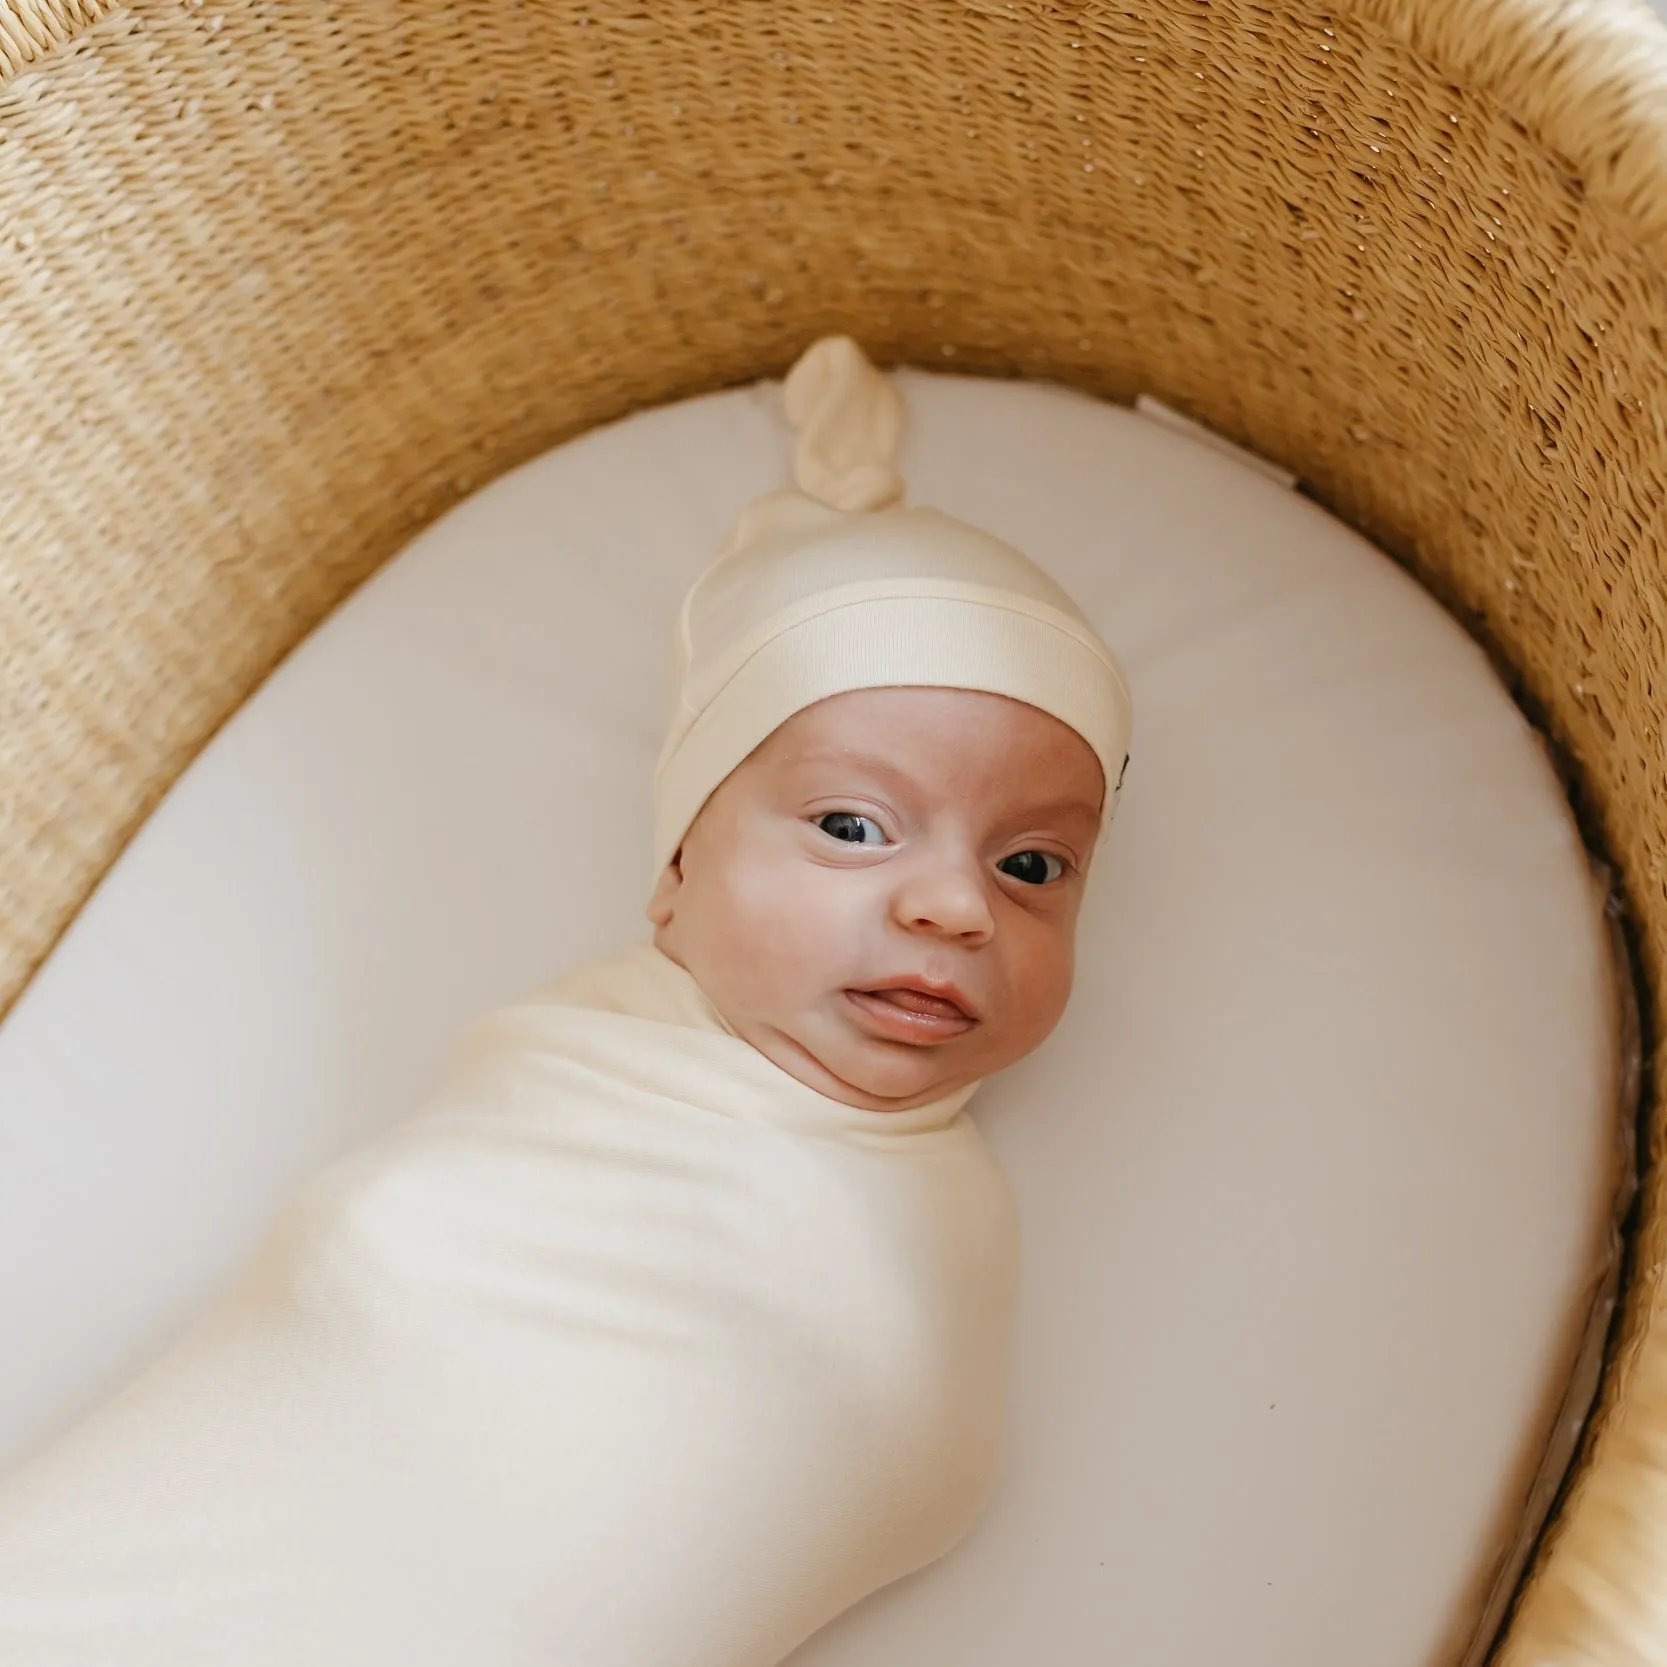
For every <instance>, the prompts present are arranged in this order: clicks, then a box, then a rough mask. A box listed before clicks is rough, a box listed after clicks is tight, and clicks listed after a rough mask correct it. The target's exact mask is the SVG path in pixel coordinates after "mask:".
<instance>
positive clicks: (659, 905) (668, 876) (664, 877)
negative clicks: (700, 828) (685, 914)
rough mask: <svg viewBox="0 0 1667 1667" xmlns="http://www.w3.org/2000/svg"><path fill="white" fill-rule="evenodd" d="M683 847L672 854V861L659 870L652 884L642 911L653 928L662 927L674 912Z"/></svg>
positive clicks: (679, 883) (681, 870)
mask: <svg viewBox="0 0 1667 1667" xmlns="http://www.w3.org/2000/svg"><path fill="white" fill-rule="evenodd" d="M682 858H683V847H682V846H681V845H679V846H678V847H677V849H676V851H674V852H673V853H672V859H671V861H670V862H668V863H667V864H666V866H665V867H664V868H662V869H661V870H660V877H659V879H657V880H656V881H655V882H654V890H653V891H652V892H651V893H650V894H649V899H648V907H647V908H646V909H644V910H643V914H644V915H645V916H646V917H647V919H648V921H649V923H650V924H651V925H653V926H664V925H665V924H666V923H667V922H668V921H669V920H670V919H671V917H672V915H673V913H674V912H675V907H674V902H673V900H674V899H675V898H676V896H677V892H678V888H679V887H680V886H681V885H682V884H683V861H682Z"/></svg>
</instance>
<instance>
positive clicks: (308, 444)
mask: <svg viewBox="0 0 1667 1667" xmlns="http://www.w3.org/2000/svg"><path fill="white" fill-rule="evenodd" d="M1664 146H1667V36H1664V35H1663V33H1662V31H1661V30H1660V29H1658V28H1657V27H1656V25H1655V24H1654V23H1653V22H1651V20H1650V19H1649V17H1648V15H1647V13H1646V12H1645V11H1644V10H1643V8H1642V7H1641V6H1638V5H1634V4H1632V3H1631V0H1611V3H1609V4H1604V3H1602V0H1592V3H1584V4H1576V3H1574V0H1566V3H1557V4H1553V3H1552V0H1330V3H1329V4H1328V5H1327V6H1325V7H1323V8H1321V7H1318V6H1307V5H1291V6H1287V5H1275V4H1268V3H1266V0H1211V4H1209V5H1207V6H1204V5H1198V4H1196V3H1195V0H1151V3H1150V4H1143V5H1141V6H1138V7H1131V6H1127V5H1123V4H1116V5H1110V4H1105V5H1102V4H1098V3H1093V4H1090V3H1084V0H1051V3H1045V4H1044V3H1031V0H1024V3H1014V4H1006V3H1004V0H976V3H972V0H969V3H964V4H963V3H959V0H910V3H909V4H907V5H901V4H894V3H891V0H854V3H851V4H846V5H838V6H835V5H831V4H829V3H828V0H817V3H816V4H808V5H807V4H801V3H799V0H773V3H772V4H770V5H767V6H766V5H763V4H754V3H751V0H730V3H727V4H718V3H713V4H694V3H689V0H658V3H656V4H655V5H652V6H647V5H642V4H640V3H637V0H632V3H630V4H621V3H617V0H584V3H577V4H565V3H551V4H533V5H525V6H509V5H504V4H501V3H499V0H472V3H466V0H458V3H455V4H450V5H439V4H435V3H432V0H403V3H402V4H400V5H398V6H389V5H384V4H378V3H371V0H334V3H328V4H327V3H323V0H317V3H308V0H201V3H192V0H187V3H183V4H182V3H180V0H165V3H164V0H141V3H137V4H133V5H124V6H116V7H113V8H109V9H107V10H106V9H105V8H103V7H102V6H98V5H92V4H81V5H73V4H63V3H60V4H51V3H47V0H0V1005H3V1004H4V1003H5V1002H6V1001H7V1000H9V999H11V998H12V997H14V996H15V995H16V993H17V992H18V991H19V990H20V989H21V987H22V985H23V983H24V981H25V980H26V978H27V977H28V975H29V974H30V972H31V971H32V969H33V968H34V967H35V966H36V965H37V964H38V963H39V961H40V960H41V958H42V957H43V955H44V954H45V953H46V951H47V950H48V949H49V947H50V946H51V944H52V943H53V941H54V940H55V938H56V937H57V935H58V934H59V933H60V932H61V931H62V930H63V929H64V927H65V926H66V925H67V924H68V922H69V921H70V920H71V918H72V917H73V916H74V914H75V912H76V910H77V908H78V907H79V906H80V904H81V902H82V901H83V900H84V899H85V897H86V895H87V893H88V890H89V888H90V887H91V886H92V885H93V884H94V883H95V882H96V881H97V879H98V877H99V875H100V874H101V873H102V872H103V871H104V870H105V869H106V868H107V866H108V865H109V863H110V862H111V860H112V859H113V857H114V856H115V855H116V853H117V852H118V851H119V850H120V848H121V846H122V844H123V842H124V841H125V840H126V839H127V838H128V837H129V836H130V835H131V834H132V833H133V831H134V829H135V828H136V827H137V826H138V825H139V823H140V822H141V820H142V819H143V817H144V815H145V814H146V812H147V811H148V810H149V809H150V807H151V806H152V805H154V804H155V802H156V800H157V798H158V797H159V795H160V794H161V793H162V792H163V791H164V790H165V789H166V788H167V786H168V784H169V783H170V782H171V781H172V780H173V779H174V778H175V777H176V776H177V774H178V773H179V771H180V770H181V768H182V767H183V766H184V765H185V764H186V762H187V761H188V760H189V759H190V758H191V757H192V756H193V754H194V753H196V752H197V750H198V749H199V748H200V747H201V746H202V745H203V743H204V742H205V741H206V739H207V738H208V737H209V736H210V735H211V734H212V733H213V731H214V730H215V728H216V727H217V725H219V724H220V723H221V722H222V721H223V720H224V719H225V717H226V716H227V715H228V714H229V713H230V712H232V711H233V710H234V709H235V708H236V707H237V705H238V704H239V703H240V702H241V701H242V700H243V699H244V698H245V697H246V696H247V695H248V694H249V692H250V691H251V690H252V689H253V688H254V687H255V686H256V685H257V684H258V683H259V681H260V680H261V678H262V677H263V676H264V675H265V674H266V673H267V672H268V671H269V670H270V669H271V667H272V666H273V664H274V663H275V662H276V661H277V660H278V659H279V658H280V657H281V656H282V655H283V654H285V653H286V652H287V651H288V650H289V649H290V648H291V647H292V646H293V645H294V644H295V643H296V641H297V640H298V639H299V638H300V637H301V636H302V635H304V634H305V633H306V632H307V631H308V630H309V629H310V628H311V627H312V626H313V625H315V624H316V623H317V622H318V621H319V620H320V619H321V618H322V617H323V616H324V615H325V614H326V613H327V612H328V611H329V609H330V608H331V607H333V606H334V605H335V604H336V603H337V602H338V601H339V600H340V599H341V598H342V597H343V596H344V595H346V594H347V593H348V592H349V591H350V590H351V589H352V588H353V587H354V586H355V585H356V584H357V583H358V582H359V581H360V580H362V579H363V578H364V577H365V576H366V575H367V574H369V573H370V572H372V571H373V570H374V569H375V568H376V566H377V565H378V563H380V562H381V561H382V560H383V559H384V558H385V557H387V556H388V555H389V554H390V553H391V552H392V551H393V550H395V549H396V548H398V546H399V545H400V544H401V543H402V542H403V541H404V540H406V539H407V538H409V537H410V536H411V534H412V533H414V532H415V531H416V530H417V529H418V528H419V527H421V526H422V525H423V524H424V523H426V522H427V521H429V520H431V519H432V518H433V517H434V516H435V515H436V514H437V513H439V512H440V511H441V510H443V509H445V508H446V507H447V506H448V505H449V504H451V503H453V502H455V501H456V500H457V499H458V498H459V497H460V496H461V495H463V494H464V493H466V492H468V491H470V490H472V489H473V488H474V487H477V486H479V485H481V484H482V483H483V482H485V481H486V480H489V479H490V478H492V477H493V476H494V475H496V474H498V473H500V472H501V471H502V470H503V469H505V468H507V467H508V466H510V465H512V464H514V463H517V462H519V461H521V460H522V459H524V458H526V457H529V456H531V455H533V454H534V453H536V452H539V451H541V450H543V449H545V448H547V447H548V446H550V445H552V444H554V443H555V442H557V441H559V440H562V439H564V438H566V437H567V436H569V435H572V434H574V433H576V432H578V431H579V430H581V429H583V428H586V427H587V426H590V425H592V424H594V423H596V422H598V421H601V420H604V419H607V418H611V417H614V416H618V415H620V414H622V413H624V412H626V411H629V410H632V409H635V408H638V407H640V406H642V405H645V404H648V403H651V402H657V401H662V400H666V399H671V398H675V397H678V396H681V395H685V394H691V393H695V392H698V391H701V390H705V389H710V388H715V387H718V386H721V385H724V384H727V383H733V382H737V381H740V380H742V379H745V378H750V377H754V376H757V375H760V374H763V373H779V372H781V371H782V370H784V369H785V368H786V366H787V365H788V364H789V363H790V362H791V361H792V359H793V358H794V357H795V356H796V354H797V353H799V352H800V351H801V350H802V349H803V348H804V347H805V346H806V344H807V343H809V342H810V341H811V340H812V339H814V338H815V337H816V336H818V335H821V334H824V333H827V332H830V331H845V332H849V333H850V334H852V335H854V336H855V337H857V338H858V339H859V340H860V341H861V342H862V343H863V344H864V346H865V347H866V348H868V349H869V351H870V352H871V353H873V354H874V355H875V356H876V357H877V358H878V359H879V360H880V361H881V362H883V363H895V362H898V361H903V360H908V361H913V362H915V363H919V364H925V365H930V366H934V367H937V368H948V369H957V368H959V369H965V370H969V371H985V372H993V373H999V374H1008V375H1014V374H1017V375H1027V376H1037V377H1051V378H1056V379H1059V380H1063V381H1066V382H1070V383H1073V384H1076V385H1077V386H1080V387H1083V388H1086V389H1089V390H1092V391H1094V392H1097V393H1100V394H1103V395H1109V396H1111V397H1114V398H1118V399H1124V400H1128V399H1132V398H1133V397H1134V396H1136V395H1137V394H1139V393H1142V392H1150V393H1152V394H1154V395H1156V396H1157V397H1159V398H1160V399H1162V400H1163V401H1165V402H1166V403H1168V404H1170V405H1172V406H1174V407H1177V408H1178V409H1180V410H1182V411H1184V412H1186V413H1187V414H1189V415H1191V416H1193V417H1196V418H1198V419H1200V420H1202V421H1204V422H1206V423H1208V424H1210V425H1211V426H1213V427H1214V428H1216V429H1218V430H1219V431H1220V432H1221V433H1222V434H1224V435H1226V436H1227V437H1228V438H1230V439H1232V440H1235V441H1237V442H1239V443H1241V444H1243V445H1246V446H1249V447H1251V448H1252V449H1254V450H1257V451H1259V452H1261V453H1262V454H1264V455H1265V456H1267V457H1269V458H1271V459H1273V460H1275V461H1277V462H1279V463H1281V464H1284V465H1286V466H1288V467H1290V468H1292V469H1294V470H1296V471H1298V472H1299V473H1300V475H1301V476H1302V478H1303V479H1304V480H1305V481H1306V482H1308V483H1309V484H1310V486H1311V488H1312V490H1313V491H1314V492H1315V493H1316V494H1317V496H1318V497H1319V498H1320V500H1321V501H1322V502H1323V503H1325V504H1326V505H1327V506H1328V507H1329V508H1331V509H1332V510H1334V511H1335V512H1336V513H1337V514H1339V515H1341V516H1343V517H1344V518H1346V519H1347V520H1349V521H1350V522H1352V523H1353V524H1354V525H1356V526H1358V527H1360V528H1361V529H1363V530H1364V531H1365V532H1366V533H1368V534H1369V535H1371V536H1372V537H1374V538H1376V539H1377V540H1378V541H1379V542H1380V543H1382V544H1383V545H1385V546H1386V547H1387V548H1388V549H1390V550H1391V551H1393V552H1394V553H1396V554H1397V555H1399V556H1400V557H1401V558H1403V559H1404V560H1406V561H1407V562H1408V563H1409V565H1410V566H1411V567H1412V569H1413V570H1414V571H1415V572H1416V573H1418V574H1419V575H1420V576H1421V577H1422V578H1424V579H1425V580H1426V582H1427V583H1428V584H1429V585H1430V586H1431V588H1432V589H1433V590H1434V591H1435V592H1436V593H1437V594H1438V595H1439V596H1441V597H1442V598H1443V599H1445V600H1446V601H1447V602H1448V603H1449V604H1450V605H1451V606H1452V607H1453V609H1454V610H1455V612H1456V613H1457V614H1458V615H1459V616H1460V617H1461V618H1463V619H1464V620H1465V621H1466V622H1467V623H1468V624H1469V625H1470V626H1471V627H1472V629H1474V630H1475V632H1476V633H1477V635H1478V636H1479V637H1480V638H1481V639H1482V640H1483V641H1484V642H1485V643H1486V644H1487V645H1488V646H1489V647H1490V649H1491V650H1492V651H1493V652H1494V653H1495V654H1496V656H1497V658H1498V661H1499V663H1500V665H1501V667H1502V668H1503V669H1504V670H1505V672H1506V674H1507V675H1508V676H1509V677H1510V678H1511V680H1512V683H1513V687H1515V688H1516V689H1517V691H1518V692H1519V694H1520V696H1521V698H1522V699H1523V701H1524V704H1525V705H1526V706H1527V707H1528V709H1529V710H1530V712H1531V713H1532V714H1533V715H1534V716H1536V718H1538V719H1539V720H1540V721H1541V722H1543V724H1544V725H1545V727H1546V729H1547V731H1548V733H1549V734H1550V736H1551V737H1552V738H1553V740H1554V743H1555V745H1556V747H1557V749H1558V751H1559V753H1560V755H1561V756H1562V757H1563V758H1564V759H1565V760H1566V761H1567V763H1568V766H1569V769H1570V774H1571V782H1572V786H1573V791H1574V793H1575V796H1576V802H1577V805H1578V808H1579V811H1580V814H1581V817H1582V819H1583V821H1584V823H1585V825H1586V827H1587V829H1588V831H1589V833H1590V835H1591V837H1592V839H1593V841H1594V843H1595V844H1596V845H1598V846H1599V847H1600V848H1601V849H1602V850H1603V851H1604V852H1605V853H1606V854H1607V855H1608V856H1609V857H1610V858H1611V859H1612V860H1614V861H1615V862H1616V864H1617V865H1618V868H1619V870H1620V873H1621V875H1622V877H1623V880H1624V885H1625V888H1626V893H1627V897H1628V899H1629V903H1630V906H1631V909H1632V911H1633V916H1634V920H1635V924H1636V938H1637V945H1638V949H1639V952H1640V959H1641V962H1642V966H1643V969H1644V971H1645V974H1646V976H1647V978H1648V980H1649V983H1650V987H1651V991H1652V995H1651V1001H1652V1003H1653V1008H1654V1013H1655V1024H1656V1027H1657V1030H1658V1031H1659V1029H1660V1027H1661V1025H1662V1024H1663V1022H1667V1008H1664V1006H1663V1001H1662V992H1663V990H1664V989H1667V983H1664V981H1663V977H1662V973H1663V970H1664V962H1667V880H1664V867H1663V864H1664V852H1667V762H1664V757H1663V748H1662V744H1661V735H1660V729H1661V725H1662V721H1663V720H1662V708H1663V704H1664V701H1667V584H1664V539H1667V521H1664V507H1663V506H1664V502H1667V277H1664V275H1663V274H1664V272H1667V155H1664ZM1660 1086H1661V1082H1660V1077H1659V1072H1658V1077H1657V1089H1658V1092H1657V1095H1656V1102H1655V1103H1656V1104H1657V1105H1658V1106H1659V1105H1661V1104H1662V1103H1663V1097H1662V1096H1661V1095H1660V1093H1659V1088H1660ZM1661 1144H1662V1142H1661V1125H1660V1123H1659V1121H1658V1122H1657V1125H1656V1135H1655V1138H1654V1140H1653V1142H1652V1148H1651V1149H1652V1154H1656V1155H1659V1153H1660V1150H1661ZM1645 1193H1646V1199H1645V1207H1644V1217H1643V1225H1642V1230H1641V1233H1640V1236H1639V1238H1638V1241H1637V1246H1636V1252H1637V1253H1636V1259H1635V1260H1636V1271H1635V1273H1634V1274H1633V1277H1632V1279H1631V1282H1630V1286H1629V1292H1628V1300H1627V1307H1626V1317H1625V1325H1624V1336H1623V1339H1622V1342H1621V1345H1620V1348H1619V1350H1618V1352H1617V1356H1616V1359H1615V1362H1614V1364H1613V1367H1612V1369H1611V1370H1610V1372H1609V1373H1608V1375H1607V1378H1606V1388H1605V1399H1604V1407H1605V1411H1604V1416H1603V1418H1602V1420H1601V1427H1600V1429H1599V1433H1598V1435H1597V1438H1596V1440H1595V1441H1594V1442H1593V1443H1592V1444H1591V1451H1590V1452H1589V1453H1588V1455H1587V1458H1586V1461H1585V1467H1584V1469H1583V1471H1582V1473H1581V1479H1580V1481H1579V1483H1578V1485H1577V1486H1576V1487H1575V1489H1574V1490H1573V1492H1572V1494H1571V1496H1570V1497H1569V1499H1568V1500H1567V1501H1566V1503H1565V1505H1564V1507H1563V1509H1562V1511H1561V1513H1560V1516H1559V1526H1558V1530H1557V1532H1556V1533H1555V1534H1554V1536H1553V1537H1552V1539H1551V1541H1550V1543H1549V1545H1548V1546H1547V1547H1546V1548H1544V1550H1543V1554H1542V1556H1541V1557H1540V1559H1539V1561H1538V1565H1537V1572H1536V1574H1535V1577H1534V1579H1533V1581H1532V1583H1531V1585H1530V1587H1529V1589H1528V1590H1527V1591H1526V1593H1525V1595H1524V1597H1523V1599H1522V1602H1521V1603H1520V1605H1519V1607H1518V1610H1517V1613H1516V1615H1515V1617H1514V1620H1513V1623H1512V1629H1511V1633H1510V1638H1509V1642H1508V1644H1507V1647H1506V1650H1505V1653H1504V1656H1503V1657H1502V1659H1503V1660H1504V1661H1506V1662H1508V1663H1510V1664H1511V1667H1547V1664H1550V1663H1556V1664H1557V1667H1597V1664H1602V1667H1642V1664H1644V1663H1647V1662H1648V1663H1657V1662H1661V1661H1664V1660H1667V1296H1664V1294H1663V1292H1662V1289H1661V1278H1660V1275H1661V1269H1662V1267H1663V1264H1664V1260H1667V1183H1664V1178H1663V1175H1662V1173H1661V1167H1660V1165H1659V1163H1658V1162H1653V1161H1652V1165H1651V1168H1650V1170H1649V1173H1648V1174H1647V1176H1646V1183H1645ZM1573 1346H1574V1340H1573V1339H1572V1338H1571V1339H1570V1349H1571V1352H1572V1349H1573ZM1551 1416H1552V1408H1551V1406H1550V1405H1549V1404H1548V1407H1547V1411H1546V1417H1547V1420H1548V1421H1549V1419H1550V1418H1551ZM1363 1439H1365V1436H1364V1435H1363ZM1536 1456H1537V1454H1536V1453H1535V1452H1525V1453H1524V1455H1523V1478H1524V1487H1526V1485H1527V1479H1528V1478H1529V1476H1531V1474H1532V1470H1533V1466H1534V1460H1535V1458H1536ZM1519 1503H1520V1502H1519V1501H1518V1500H1516V1499H1502V1500H1501V1509H1500V1523H1501V1526H1500V1540H1499V1543H1500V1545H1501V1546H1503V1545H1504V1543H1505V1541H1506V1538H1507V1537H1508V1531H1509V1528H1510V1526H1511V1525H1512V1523H1513V1522H1514V1520H1515V1513H1516V1510H1517V1507H1518V1505H1519ZM1491 1572H1492V1567H1491V1565H1490V1564H1488V1562H1487V1560H1486V1559H1483V1560H1481V1562H1480V1563H1479V1565H1478V1568H1477V1570H1476V1579H1475V1592H1476V1594H1477V1604H1476V1606H1473V1609H1472V1611H1471V1612H1468V1614H1467V1615H1458V1616H1455V1618H1454V1628H1453V1638H1454V1648H1453V1655H1454V1657H1455V1659H1456V1658H1457V1657H1458V1655H1459V1654H1460V1653H1462V1650H1463V1647H1464V1644H1465V1642H1466V1637H1467V1626H1471V1625H1473V1623H1474V1616H1475V1613H1478V1612H1479V1604H1480V1594H1481V1593H1482V1592H1483V1591H1484V1590H1485V1589H1486V1586H1487V1583H1488V1580H1489V1578H1490V1575H1491ZM1316 1601H1317V1602H1318V1601H1323V1594H1317V1595H1316ZM1408 1667H1413V1664H1410V1663H1409V1664H1408Z"/></svg>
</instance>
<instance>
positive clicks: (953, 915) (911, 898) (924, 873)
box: [893, 862, 995, 939]
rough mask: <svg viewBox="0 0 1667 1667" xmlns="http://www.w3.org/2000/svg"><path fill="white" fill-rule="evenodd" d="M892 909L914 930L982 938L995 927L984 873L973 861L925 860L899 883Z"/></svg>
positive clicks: (899, 918) (900, 920) (950, 935)
mask: <svg viewBox="0 0 1667 1667" xmlns="http://www.w3.org/2000/svg"><path fill="white" fill-rule="evenodd" d="M893 909H894V913H895V914H896V916H897V919H898V920H899V922H900V923H901V924H902V925H904V926H906V927H907V928H908V929H909V930H910V931H914V932H938V933H941V934H943V935H945V936H948V937H957V938H973V939H982V938H987V937H988V936H989V935H990V933H991V932H993V931H994V930H995V917H994V916H993V915H992V914H991V913H990V902H989V898H988V896H987V895H986V894H985V889H984V878H983V875H982V873H980V872H979V871H978V870H977V869H976V868H975V867H974V865H973V864H971V863H956V862H932V863H926V864H922V865H921V867H920V869H919V870H918V871H917V872H915V873H913V874H911V875H909V876H908V877H907V878H906V879H905V880H904V881H903V883H902V884H901V885H900V886H899V887H898V889H897V892H896V894H895V897H894V900H893Z"/></svg>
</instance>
